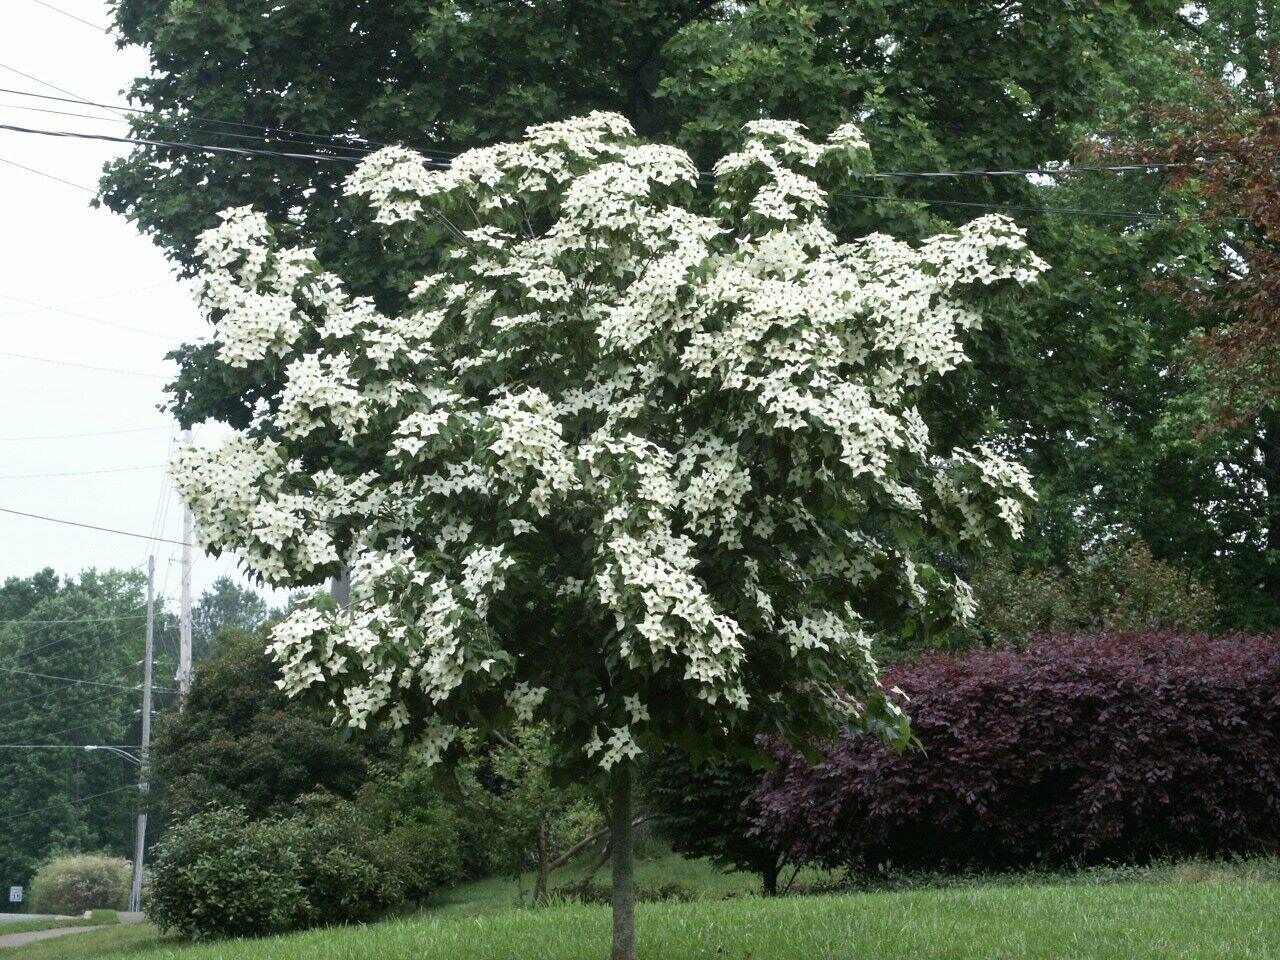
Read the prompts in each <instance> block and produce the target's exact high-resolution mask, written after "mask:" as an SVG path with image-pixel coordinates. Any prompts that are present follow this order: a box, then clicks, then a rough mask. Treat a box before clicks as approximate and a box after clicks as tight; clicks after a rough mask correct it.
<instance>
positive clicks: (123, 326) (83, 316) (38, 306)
mask: <svg viewBox="0 0 1280 960" xmlns="http://www.w3.org/2000/svg"><path fill="white" fill-rule="evenodd" d="M0 297H3V298H4V299H5V300H12V301H14V302H15V303H25V304H26V305H27V306H29V307H31V308H32V309H34V310H48V311H50V312H52V313H61V314H63V315H65V316H68V317H75V318H76V319H78V320H87V321H89V322H90V323H100V324H102V325H103V326H104V327H115V328H116V329H117V330H128V331H129V332H130V333H140V334H142V335H144V336H147V337H155V338H157V339H159V340H173V339H175V338H174V337H171V336H170V335H169V334H167V333H160V332H159V331H156V330H148V329H146V328H145V327H135V326H132V325H130V324H127V323H120V322H119V321H116V320H103V319H102V318H101V317H93V316H90V315H89V314H87V313H80V312H79V311H76V310H68V309H66V308H65V307H51V306H49V305H47V304H43V303H37V302H36V301H34V300H26V299H24V298H22V297H15V296H14V295H13V294H11V293H0Z"/></svg>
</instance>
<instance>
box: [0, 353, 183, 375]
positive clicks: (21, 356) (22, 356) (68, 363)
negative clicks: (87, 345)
mask: <svg viewBox="0 0 1280 960" xmlns="http://www.w3.org/2000/svg"><path fill="white" fill-rule="evenodd" d="M0 357H13V358H15V359H17V360H32V361H34V362H35V363H52V364H54V365H55V366H58V367H77V368H79V369H81V370H97V371H99V372H100V373H121V374H124V375H125V376H129V377H150V378H151V379H153V380H167V379H169V378H168V376H166V375H165V374H163V373H144V372H143V371H141V370H122V369H120V368H119V367H99V366H95V365H94V364H91V363H76V362H75V361H74V360H55V359H53V358H52V357H33V356H31V355H30V354H28V353H8V352H6V351H3V350H0Z"/></svg>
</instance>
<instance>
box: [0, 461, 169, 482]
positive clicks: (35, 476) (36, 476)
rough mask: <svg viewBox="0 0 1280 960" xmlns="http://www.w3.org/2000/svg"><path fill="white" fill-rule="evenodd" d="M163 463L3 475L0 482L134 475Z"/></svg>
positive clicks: (153, 468)
mask: <svg viewBox="0 0 1280 960" xmlns="http://www.w3.org/2000/svg"><path fill="white" fill-rule="evenodd" d="M163 466H164V464H163V463H148V464H146V465H145V466H140V467H107V468H105V469H102V470H66V471H62V472H59V473H4V474H0V480H44V479H48V478H53V477H87V476H89V475H91V474H93V475H96V474H102V473H134V472H136V471H138V470H159V469H160V468H161V467H163Z"/></svg>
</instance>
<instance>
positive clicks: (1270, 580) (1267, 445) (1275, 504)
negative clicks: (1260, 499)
mask: <svg viewBox="0 0 1280 960" xmlns="http://www.w3.org/2000/svg"><path fill="white" fill-rule="evenodd" d="M1259 446H1260V447H1261V450H1262V473H1263V482H1264V483H1265V485H1266V501H1267V502H1266V507H1265V509H1266V511H1267V516H1266V518H1265V519H1264V523H1265V524H1266V533H1265V537H1266V544H1267V556H1266V560H1265V562H1264V563H1263V567H1262V589H1263V590H1264V591H1265V592H1266V594H1267V596H1269V597H1270V598H1271V599H1272V600H1273V601H1275V602H1277V603H1280V420H1278V419H1276V418H1274V417H1272V418H1268V420H1267V422H1266V424H1265V426H1264V428H1263V432H1262V442H1261V444H1260V445H1259Z"/></svg>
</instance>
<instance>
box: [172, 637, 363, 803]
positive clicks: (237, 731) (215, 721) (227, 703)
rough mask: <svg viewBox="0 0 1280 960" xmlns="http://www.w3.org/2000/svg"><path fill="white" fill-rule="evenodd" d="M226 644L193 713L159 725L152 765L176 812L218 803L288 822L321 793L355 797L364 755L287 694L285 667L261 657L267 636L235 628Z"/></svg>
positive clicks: (206, 674) (201, 676)
mask: <svg viewBox="0 0 1280 960" xmlns="http://www.w3.org/2000/svg"><path fill="white" fill-rule="evenodd" d="M220 638H221V639H220V640H219V647H220V650H219V652H218V653H217V655H215V656H214V657H213V658H211V659H208V660H206V661H205V662H204V663H202V664H201V666H200V670H199V672H198V673H197V674H196V678H195V681H194V683H193V684H192V687H191V693H190V695H189V697H188V698H187V704H186V709H185V710H184V711H183V712H182V713H176V712H175V713H170V714H166V715H165V716H164V717H162V718H161V721H160V722H159V723H158V724H157V727H156V736H155V741H154V746H153V749H152V763H153V764H154V769H155V774H156V779H157V780H158V781H159V782H160V783H161V784H163V790H164V796H163V804H164V808H165V811H166V813H167V814H168V816H169V817H170V818H172V819H179V820H180V819H184V818H187V817H190V816H191V815H193V814H195V813H198V812H199V811H201V810H205V809H208V808H209V807H213V806H219V807H228V808H230V807H237V808H240V809H241V810H242V811H243V812H244V813H245V814H246V815H247V816H249V817H255V818H261V817H266V816H270V815H273V814H279V815H283V816H288V815H289V814H290V813H292V805H293V803H294V801H296V800H297V799H298V798H299V797H301V796H303V795H304V794H308V793H311V792H313V791H317V790H324V791H328V792H330V793H333V794H335V795H336V796H340V797H347V798H350V797H353V796H355V794H356V793H357V792H358V791H359V790H360V788H361V787H362V786H363V785H364V783H365V780H366V779H367V776H368V770H367V765H366V764H367V757H366V750H365V749H361V747H360V746H358V745H357V744H355V743H351V742H344V741H343V740H342V739H341V738H340V737H339V735H338V733H337V732H335V731H334V729H333V727H332V726H331V725H330V724H329V723H328V722H327V719H326V718H325V717H323V716H321V715H320V714H318V713H316V712H315V711H312V710H309V709H307V708H306V707H305V706H304V705H301V704H297V703H292V702H290V700H289V698H288V697H286V696H285V695H284V693H282V692H281V691H280V689H279V688H278V687H277V686H276V681H277V680H278V679H279V678H280V670H279V668H278V667H277V666H276V665H275V664H273V663H272V662H271V660H270V658H269V657H267V655H266V654H265V653H264V652H263V647H264V641H263V639H262V636H261V634H249V633H245V632H243V631H241V630H238V629H236V628H234V627H229V628H226V629H225V630H224V631H222V632H221V634H220Z"/></svg>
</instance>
